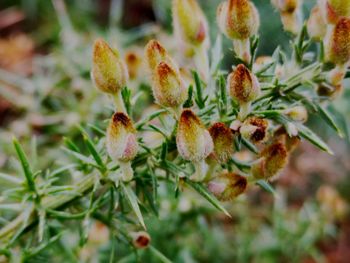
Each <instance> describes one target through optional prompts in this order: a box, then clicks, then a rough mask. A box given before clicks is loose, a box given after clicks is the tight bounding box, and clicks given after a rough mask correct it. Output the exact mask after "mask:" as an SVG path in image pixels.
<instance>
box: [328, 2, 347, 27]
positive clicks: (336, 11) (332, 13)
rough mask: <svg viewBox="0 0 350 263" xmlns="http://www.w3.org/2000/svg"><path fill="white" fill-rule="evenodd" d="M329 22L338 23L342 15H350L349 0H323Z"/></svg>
mask: <svg viewBox="0 0 350 263" xmlns="http://www.w3.org/2000/svg"><path fill="white" fill-rule="evenodd" d="M321 3H322V5H321V7H322V8H323V9H324V10H325V11H326V12H325V13H326V17H327V21H328V23H331V24H336V23H337V22H338V21H339V19H340V18H342V17H350V1H349V0H322V1H321Z"/></svg>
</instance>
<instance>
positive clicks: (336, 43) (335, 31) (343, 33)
mask: <svg viewBox="0 0 350 263" xmlns="http://www.w3.org/2000/svg"><path fill="white" fill-rule="evenodd" d="M325 49H326V59H327V60H328V61H329V62H332V63H334V64H337V65H343V64H346V63H348V62H349V60H350V18H341V19H340V20H339V21H338V22H337V24H336V25H335V26H334V27H333V28H332V29H331V30H330V31H329V32H328V34H327V37H326V39H325Z"/></svg>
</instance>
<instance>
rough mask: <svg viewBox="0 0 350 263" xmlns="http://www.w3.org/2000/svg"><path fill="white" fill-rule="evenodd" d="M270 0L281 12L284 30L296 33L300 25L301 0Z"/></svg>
mask: <svg viewBox="0 0 350 263" xmlns="http://www.w3.org/2000/svg"><path fill="white" fill-rule="evenodd" d="M271 2H272V4H273V5H274V6H275V8H276V9H277V10H278V11H279V12H280V14H281V20H282V24H283V27H284V30H285V31H288V32H291V33H293V34H297V33H298V32H299V31H300V29H301V26H302V14H301V5H302V0H272V1H271Z"/></svg>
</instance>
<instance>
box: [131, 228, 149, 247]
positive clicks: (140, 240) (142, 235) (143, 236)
mask: <svg viewBox="0 0 350 263" xmlns="http://www.w3.org/2000/svg"><path fill="white" fill-rule="evenodd" d="M130 236H131V238H132V243H133V244H134V246H135V247H136V248H139V249H143V248H147V247H148V246H149V244H150V243H151V237H150V235H149V234H148V233H147V232H145V231H139V232H132V233H131V234H130Z"/></svg>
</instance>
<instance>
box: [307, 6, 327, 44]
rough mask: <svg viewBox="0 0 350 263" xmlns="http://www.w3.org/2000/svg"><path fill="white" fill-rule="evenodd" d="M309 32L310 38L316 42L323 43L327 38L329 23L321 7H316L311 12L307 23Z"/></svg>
mask: <svg viewBox="0 0 350 263" xmlns="http://www.w3.org/2000/svg"><path fill="white" fill-rule="evenodd" d="M307 30H308V33H309V36H310V37H311V38H312V39H314V40H316V41H321V40H323V38H324V37H325V36H326V33H327V22H326V20H325V19H324V16H323V14H322V11H321V9H320V6H319V5H316V6H315V7H314V8H313V9H312V10H311V13H310V17H309V20H308V21H307Z"/></svg>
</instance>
